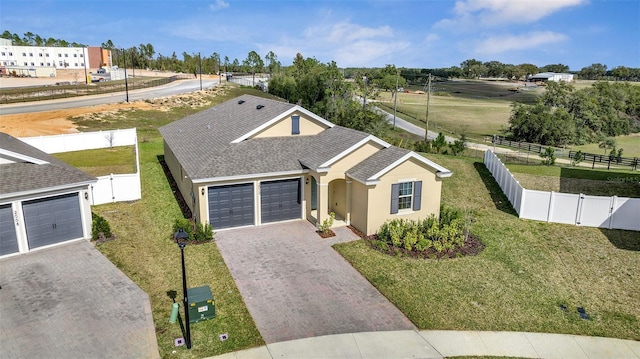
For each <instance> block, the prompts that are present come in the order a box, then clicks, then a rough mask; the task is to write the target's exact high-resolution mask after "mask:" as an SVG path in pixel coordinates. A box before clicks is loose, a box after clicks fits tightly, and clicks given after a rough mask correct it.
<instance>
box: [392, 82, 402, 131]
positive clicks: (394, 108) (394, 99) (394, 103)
mask: <svg viewBox="0 0 640 359" xmlns="http://www.w3.org/2000/svg"><path fill="white" fill-rule="evenodd" d="M399 75H400V70H398V71H397V72H396V92H395V96H394V98H393V128H394V129H395V128H396V109H397V108H398V76H399Z"/></svg>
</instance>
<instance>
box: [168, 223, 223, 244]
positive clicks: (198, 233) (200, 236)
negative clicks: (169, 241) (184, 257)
mask: <svg viewBox="0 0 640 359" xmlns="http://www.w3.org/2000/svg"><path fill="white" fill-rule="evenodd" d="M180 229H182V230H183V231H184V232H186V233H187V234H188V235H189V239H188V240H189V241H196V242H203V241H208V240H211V239H213V234H214V233H213V227H211V225H210V224H202V223H200V222H198V223H195V224H194V223H193V221H192V220H190V219H187V218H178V219H176V220H175V222H173V232H172V234H171V238H173V236H174V234H175V233H176V232H178V231H179V230H180Z"/></svg>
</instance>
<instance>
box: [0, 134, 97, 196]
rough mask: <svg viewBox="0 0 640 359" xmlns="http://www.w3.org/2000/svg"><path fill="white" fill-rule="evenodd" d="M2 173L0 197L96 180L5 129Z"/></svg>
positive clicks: (1, 147) (0, 139)
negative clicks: (7, 132) (11, 134)
mask: <svg viewBox="0 0 640 359" xmlns="http://www.w3.org/2000/svg"><path fill="white" fill-rule="evenodd" d="M0 173H2V175H1V176H0V198H7V197H9V195H11V196H15V195H20V194H29V193H31V192H39V191H41V190H43V189H57V188H60V189H62V188H71V187H76V186H79V185H84V184H89V183H93V182H95V181H96V178H95V177H93V176H90V175H88V174H86V173H85V172H82V171H81V170H79V169H77V168H75V167H73V166H70V165H68V164H66V163H64V162H62V161H60V160H58V159H56V158H55V157H53V156H50V155H48V154H46V153H45V152H42V151H40V150H39V149H37V148H35V147H33V146H31V145H28V144H26V143H24V142H22V141H20V140H19V139H17V138H15V137H12V136H10V135H8V134H6V133H2V132H0Z"/></svg>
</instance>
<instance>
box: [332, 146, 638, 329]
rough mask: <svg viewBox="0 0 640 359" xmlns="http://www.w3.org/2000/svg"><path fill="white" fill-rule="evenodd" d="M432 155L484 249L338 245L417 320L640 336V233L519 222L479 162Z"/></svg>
mask: <svg viewBox="0 0 640 359" xmlns="http://www.w3.org/2000/svg"><path fill="white" fill-rule="evenodd" d="M426 156H427V157H429V158H431V159H433V160H435V161H436V162H437V163H439V164H441V165H443V166H445V167H447V168H449V169H451V170H452V171H453V172H454V175H453V176H452V177H451V178H447V179H444V180H443V192H442V196H443V203H444V204H445V205H448V206H451V207H455V208H459V209H461V210H463V211H465V212H467V213H469V214H471V215H472V217H473V224H472V232H473V233H474V234H476V235H478V236H479V238H480V239H481V240H482V241H483V243H485V245H486V248H485V249H484V251H483V252H482V253H480V254H479V255H478V256H475V257H464V258H458V259H448V260H414V259H409V258H398V257H390V256H387V255H384V254H382V253H380V252H377V251H375V250H373V249H371V248H369V247H368V246H367V245H366V244H364V242H363V241H356V242H352V243H345V244H338V245H335V248H336V249H337V250H338V251H339V252H340V253H341V254H342V255H343V256H344V257H345V258H346V259H347V260H348V261H349V262H350V263H351V264H352V265H353V266H354V267H355V268H356V269H357V270H358V271H360V272H361V273H362V274H363V275H364V276H365V277H366V278H367V279H368V280H369V281H370V282H371V283H373V285H375V286H376V287H377V288H378V289H379V290H380V291H381V292H382V293H383V294H384V295H385V296H386V297H387V298H389V299H390V300H391V301H392V302H393V303H394V304H395V305H396V306H398V308H400V310H402V311H403V312H404V313H405V314H406V315H407V316H408V317H409V319H411V321H413V323H415V324H416V325H417V326H418V328H420V329H450V330H496V331H531V332H549V333H568V334H579V335H593V336H607V337H617V338H625V339H634V340H638V339H640V334H639V333H640V332H639V331H638V328H640V301H638V300H637V298H639V297H640V277H638V276H637V275H635V273H636V272H637V268H638V266H640V253H639V252H638V251H639V250H640V236H639V235H638V232H632V231H619V230H605V229H598V228H589V227H576V226H571V225H563V224H554V223H543V222H536V221H528V220H521V219H519V218H517V216H516V214H515V212H514V211H513V209H512V208H511V205H510V204H509V202H508V200H507V199H506V197H505V196H504V195H503V194H502V192H501V190H500V188H499V187H498V186H497V184H496V183H495V181H494V180H493V178H492V177H491V175H490V174H489V172H488V171H487V169H486V168H485V167H484V165H483V164H482V163H481V162H476V161H479V160H474V159H470V158H455V157H446V156H437V155H426ZM560 304H564V305H566V306H567V307H568V308H569V312H567V313H565V312H563V311H562V310H561V309H560V308H559V305H560ZM578 306H583V307H584V308H585V309H586V311H587V313H588V314H589V315H590V316H591V317H592V319H593V320H590V321H585V320H582V319H580V317H579V315H578V313H577V312H576V307H578Z"/></svg>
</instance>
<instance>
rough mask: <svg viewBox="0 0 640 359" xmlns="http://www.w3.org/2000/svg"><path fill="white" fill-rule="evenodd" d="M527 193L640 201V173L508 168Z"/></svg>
mask: <svg viewBox="0 0 640 359" xmlns="http://www.w3.org/2000/svg"><path fill="white" fill-rule="evenodd" d="M506 166H507V168H509V171H511V173H512V174H513V176H514V177H515V178H516V179H517V180H518V182H520V184H521V185H522V186H523V187H524V188H526V189H533V190H539V191H555V192H563V193H576V194H579V193H583V194H588V195H593V196H619V197H636V198H640V184H639V183H640V173H637V172H633V171H624V170H609V171H607V170H598V169H586V168H577V167H561V166H543V165H534V166H532V165H518V164H507V165H506Z"/></svg>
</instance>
